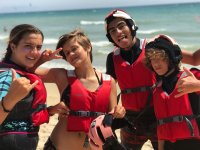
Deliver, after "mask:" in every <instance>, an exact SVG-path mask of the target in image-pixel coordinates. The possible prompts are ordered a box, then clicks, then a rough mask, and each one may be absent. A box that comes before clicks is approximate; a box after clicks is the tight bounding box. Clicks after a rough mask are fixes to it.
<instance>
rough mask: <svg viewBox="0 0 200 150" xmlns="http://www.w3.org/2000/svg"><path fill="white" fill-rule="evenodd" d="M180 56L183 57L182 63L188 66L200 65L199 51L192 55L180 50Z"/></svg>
mask: <svg viewBox="0 0 200 150" xmlns="http://www.w3.org/2000/svg"><path fill="white" fill-rule="evenodd" d="M182 55H183V59H182V62H183V63H186V64H190V65H193V66H198V65H200V49H198V50H196V51H195V52H193V53H191V52H189V51H186V50H182Z"/></svg>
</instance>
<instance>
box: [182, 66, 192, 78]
mask: <svg viewBox="0 0 200 150" xmlns="http://www.w3.org/2000/svg"><path fill="white" fill-rule="evenodd" d="M183 70H184V71H185V72H186V73H187V75H188V76H193V73H192V72H191V71H190V70H189V69H187V68H186V67H183Z"/></svg>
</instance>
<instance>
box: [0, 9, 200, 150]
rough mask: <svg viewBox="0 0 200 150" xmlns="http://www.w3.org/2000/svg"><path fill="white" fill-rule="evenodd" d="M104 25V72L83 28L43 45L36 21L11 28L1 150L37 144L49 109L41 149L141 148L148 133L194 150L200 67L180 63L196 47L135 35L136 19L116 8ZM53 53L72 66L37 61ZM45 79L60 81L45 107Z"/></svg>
mask: <svg viewBox="0 0 200 150" xmlns="http://www.w3.org/2000/svg"><path fill="white" fill-rule="evenodd" d="M105 29H106V37H107V38H108V40H109V41H110V42H111V43H112V44H113V45H114V50H113V51H112V52H110V53H109V54H108V56H107V61H106V73H102V72H100V71H98V70H96V69H95V68H94V66H93V65H92V60H93V56H92V45H91V42H90V39H89V38H88V37H87V35H86V34H85V33H84V32H83V31H81V30H80V29H76V30H74V31H72V32H70V33H67V34H64V35H62V36H60V38H59V40H58V43H57V46H56V48H55V49H56V50H50V49H46V50H45V51H42V43H43V40H44V36H43V33H42V31H41V30H40V29H38V28H37V27H35V26H33V25H30V24H19V25H17V26H15V27H14V28H13V29H12V30H11V32H10V35H9V40H8V45H7V49H6V52H5V56H4V57H3V59H2V61H1V63H0V149H1V150H36V148H37V144H38V140H39V136H38V132H39V126H40V125H41V124H43V123H48V122H49V118H50V116H53V115H54V114H58V122H57V124H56V125H55V127H54V129H53V131H52V133H51V135H50V136H49V138H48V140H47V141H46V143H45V145H44V150H81V149H83V150H84V149H88V150H91V149H92V150H140V149H141V148H142V146H143V144H144V143H145V142H146V141H147V140H148V139H149V140H151V143H152V148H151V149H154V150H188V149H192V150H199V148H200V97H199V95H198V94H199V93H198V92H199V91H200V80H199V79H200V71H199V70H198V69H195V68H191V69H187V68H185V67H184V68H183V69H181V65H180V63H181V62H183V63H186V64H190V65H194V66H197V65H199V64H200V58H198V57H199V56H200V50H196V51H194V52H193V53H191V52H188V51H186V50H181V49H180V47H179V45H178V44H177V42H176V41H175V40H174V39H173V38H172V37H170V36H167V35H164V34H159V35H156V36H155V37H153V38H152V39H150V40H147V39H139V38H137V37H136V33H137V29H138V27H137V25H136V23H135V21H134V20H133V18H131V16H130V15H129V14H127V13H126V12H125V11H123V10H120V9H116V10H112V11H111V12H110V13H109V14H108V15H107V16H106V17H105ZM53 59H64V60H66V62H68V63H70V64H71V65H72V66H73V67H74V69H73V70H67V69H64V68H42V67H39V66H40V65H42V64H43V63H45V62H47V61H51V60H53ZM44 83H55V84H56V85H57V87H58V90H59V93H60V102H59V103H58V104H56V105H54V106H49V107H47V106H46V97H47V95H46V89H45V86H44ZM116 84H118V86H119V88H120V93H119V95H118V96H117V93H118V92H117V88H116ZM119 99H121V103H120V104H119ZM116 129H120V140H119V139H117V136H116V134H115V130H116ZM119 141H120V142H119Z"/></svg>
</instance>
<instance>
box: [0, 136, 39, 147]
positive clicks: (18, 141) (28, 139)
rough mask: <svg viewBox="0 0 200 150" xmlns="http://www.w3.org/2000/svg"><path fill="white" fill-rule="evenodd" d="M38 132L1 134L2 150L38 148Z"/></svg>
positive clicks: (0, 145) (0, 143) (0, 144)
mask: <svg viewBox="0 0 200 150" xmlns="http://www.w3.org/2000/svg"><path fill="white" fill-rule="evenodd" d="M38 140H39V137H38V134H6V135H1V136H0V150H36V148H37V144H38Z"/></svg>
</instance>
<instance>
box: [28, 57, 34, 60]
mask: <svg viewBox="0 0 200 150" xmlns="http://www.w3.org/2000/svg"><path fill="white" fill-rule="evenodd" d="M27 58H28V59H31V60H35V58H34V57H27Z"/></svg>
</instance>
